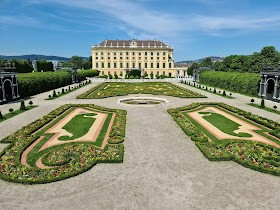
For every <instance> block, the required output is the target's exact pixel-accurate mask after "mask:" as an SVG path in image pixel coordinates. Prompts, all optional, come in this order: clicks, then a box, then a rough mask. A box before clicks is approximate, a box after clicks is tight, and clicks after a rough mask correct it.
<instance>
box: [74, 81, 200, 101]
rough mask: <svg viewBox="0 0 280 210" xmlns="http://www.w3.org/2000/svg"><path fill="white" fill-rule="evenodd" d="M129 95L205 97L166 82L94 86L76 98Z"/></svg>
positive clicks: (117, 83) (113, 83) (118, 83)
mask: <svg viewBox="0 0 280 210" xmlns="http://www.w3.org/2000/svg"><path fill="white" fill-rule="evenodd" d="M129 94H152V95H166V96H174V97H180V98H205V96H203V95H201V94H199V93H195V92H193V91H190V90H187V89H185V88H182V87H179V86H177V85H174V84H171V83H166V82H142V83H124V82H108V83H102V84H100V85H98V86H95V87H94V88H92V89H91V90H89V91H87V92H85V93H83V94H81V95H79V96H78V97H77V98H80V99H86V98H89V99H90V98H93V99H99V98H107V97H114V96H124V95H129Z"/></svg>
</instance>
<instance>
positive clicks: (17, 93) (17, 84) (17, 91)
mask: <svg viewBox="0 0 280 210" xmlns="http://www.w3.org/2000/svg"><path fill="white" fill-rule="evenodd" d="M15 78H16V89H17V95H16V96H17V98H19V97H20V95H19V91H18V80H17V75H16V76H15Z"/></svg>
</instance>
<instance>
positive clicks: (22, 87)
mask: <svg viewBox="0 0 280 210" xmlns="http://www.w3.org/2000/svg"><path fill="white" fill-rule="evenodd" d="M96 75H99V72H98V71H96V70H84V71H78V78H79V81H82V80H85V79H86V77H94V76H96ZM18 83H19V94H20V96H21V97H27V96H32V95H36V94H39V93H43V92H46V91H49V90H53V89H56V88H60V87H64V86H67V85H70V84H72V74H71V72H70V71H60V72H34V73H26V74H19V75H18Z"/></svg>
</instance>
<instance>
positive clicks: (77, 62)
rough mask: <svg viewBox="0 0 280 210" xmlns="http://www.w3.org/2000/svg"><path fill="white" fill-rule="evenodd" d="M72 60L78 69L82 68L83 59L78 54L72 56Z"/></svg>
mask: <svg viewBox="0 0 280 210" xmlns="http://www.w3.org/2000/svg"><path fill="white" fill-rule="evenodd" d="M70 62H71V63H72V64H73V65H75V66H76V67H77V68H78V69H82V65H83V59H82V58H81V57H79V56H77V55H74V56H72V58H71V60H70Z"/></svg>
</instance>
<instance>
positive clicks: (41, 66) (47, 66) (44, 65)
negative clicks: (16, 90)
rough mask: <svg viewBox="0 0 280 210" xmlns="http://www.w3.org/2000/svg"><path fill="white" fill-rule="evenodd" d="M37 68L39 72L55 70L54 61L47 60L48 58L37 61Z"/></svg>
mask: <svg viewBox="0 0 280 210" xmlns="http://www.w3.org/2000/svg"><path fill="white" fill-rule="evenodd" d="M36 70H37V71H38V72H42V71H43V72H47V71H54V70H53V63H52V62H47V61H46V60H40V61H36Z"/></svg>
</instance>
